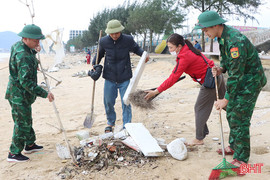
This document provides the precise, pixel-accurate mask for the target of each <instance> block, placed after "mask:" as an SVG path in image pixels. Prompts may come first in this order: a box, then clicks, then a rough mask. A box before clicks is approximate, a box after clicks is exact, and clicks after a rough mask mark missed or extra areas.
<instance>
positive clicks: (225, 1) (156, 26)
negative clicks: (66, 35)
mask: <svg viewBox="0 0 270 180" xmlns="http://www.w3.org/2000/svg"><path fill="white" fill-rule="evenodd" d="M261 4H262V2H261V0H144V1H143V2H141V3H139V2H138V1H135V2H133V3H130V1H129V0H126V1H125V2H124V3H123V4H122V5H119V6H117V7H116V8H113V9H108V8H105V9H104V10H102V11H100V12H98V13H97V14H96V15H95V16H94V17H93V18H92V19H90V23H89V27H88V30H87V31H85V32H84V33H83V35H82V36H78V37H76V38H74V39H71V40H69V41H68V42H67V45H66V48H67V49H68V50H69V47H70V45H74V46H75V48H76V49H83V48H84V47H90V46H94V45H97V41H98V37H99V31H100V30H103V31H104V30H105V29H106V24H107V22H108V21H109V20H111V19H118V20H119V21H121V23H122V24H123V26H124V27H125V29H124V31H123V33H125V34H131V35H133V36H138V37H141V38H142V39H143V48H144V47H145V43H146V40H149V42H150V47H149V49H148V50H149V52H151V51H152V46H151V45H152V41H153V37H159V36H160V35H164V36H165V37H166V36H168V35H170V34H171V33H173V32H174V31H175V30H176V29H179V28H182V27H183V25H182V23H183V22H184V20H186V17H187V15H188V14H186V13H185V12H187V11H186V9H195V10H199V11H201V12H204V11H206V10H215V11H217V12H219V13H220V14H221V15H223V16H224V15H226V16H232V17H233V18H234V19H239V18H244V19H245V20H247V19H251V20H255V21H256V19H255V18H254V16H253V15H254V14H256V13H257V9H258V7H259V6H260V5H261ZM195 23H196V22H194V24H195ZM105 35H106V34H105V33H103V36H105ZM204 44H205V43H204V34H202V47H203V50H204V48H205V45H204Z"/></svg>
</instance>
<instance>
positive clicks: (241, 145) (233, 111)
mask: <svg viewBox="0 0 270 180" xmlns="http://www.w3.org/2000/svg"><path fill="white" fill-rule="evenodd" d="M259 93H260V90H256V91H255V92H254V91H253V92H252V93H251V92H249V93H246V94H245V93H241V94H239V95H238V96H237V97H236V98H235V100H234V101H232V100H231V101H229V103H228V105H227V120H228V123H229V127H230V136H229V144H230V147H231V148H232V149H233V150H234V155H233V159H237V160H239V161H243V162H246V163H247V162H248V160H249V157H250V133H249V127H250V120H251V116H252V114H253V110H254V107H255V104H256V101H257V98H258V96H259Z"/></svg>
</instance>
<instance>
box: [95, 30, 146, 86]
mask: <svg viewBox="0 0 270 180" xmlns="http://www.w3.org/2000/svg"><path fill="white" fill-rule="evenodd" d="M130 51H131V52H133V53H135V54H137V55H139V56H142V54H143V50H142V49H141V48H140V47H139V46H138V44H137V43H136V42H135V41H134V39H133V37H132V36H131V35H126V34H121V36H120V37H119V38H118V39H117V40H116V41H114V40H113V39H112V38H111V37H110V36H109V35H108V36H105V37H102V38H101V39H100V46H99V57H98V64H99V63H100V61H101V59H102V58H103V57H104V56H105V61H104V70H103V76H102V77H103V78H104V79H107V80H110V81H113V82H117V83H122V82H124V81H127V80H129V79H130V78H131V77H132V70H131V62H130ZM95 59H96V57H95V58H94V60H93V65H94V64H95Z"/></svg>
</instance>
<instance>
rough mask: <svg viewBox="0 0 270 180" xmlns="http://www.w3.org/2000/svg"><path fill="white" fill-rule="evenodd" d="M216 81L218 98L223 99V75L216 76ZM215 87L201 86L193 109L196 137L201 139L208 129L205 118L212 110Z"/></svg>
mask: <svg viewBox="0 0 270 180" xmlns="http://www.w3.org/2000/svg"><path fill="white" fill-rule="evenodd" d="M217 81H218V83H217V84H218V95H219V99H223V98H224V95H225V92H226V86H225V82H224V78H223V75H222V74H221V75H219V76H218V77H217ZM216 99H217V98H216V89H215V88H214V89H209V88H206V87H204V86H201V88H200V92H199V95H198V97H197V101H196V104H195V107H194V111H195V125H196V139H198V140H203V139H204V138H205V136H206V135H207V134H209V130H208V127H207V124H206V122H207V120H208V118H209V116H210V114H211V112H212V108H213V104H214V102H215V100H216Z"/></svg>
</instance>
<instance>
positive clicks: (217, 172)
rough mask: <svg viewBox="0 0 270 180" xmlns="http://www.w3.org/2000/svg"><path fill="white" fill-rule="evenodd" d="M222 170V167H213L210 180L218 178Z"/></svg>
mask: <svg viewBox="0 0 270 180" xmlns="http://www.w3.org/2000/svg"><path fill="white" fill-rule="evenodd" d="M221 171H222V170H221V169H213V170H212V172H211V174H210V176H209V178H208V180H218V179H219V176H220V173H221Z"/></svg>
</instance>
